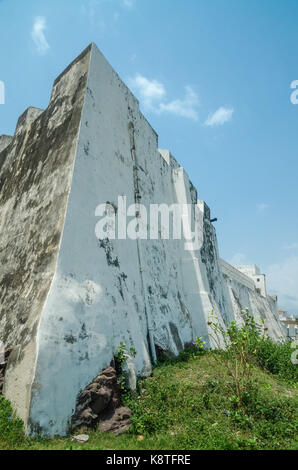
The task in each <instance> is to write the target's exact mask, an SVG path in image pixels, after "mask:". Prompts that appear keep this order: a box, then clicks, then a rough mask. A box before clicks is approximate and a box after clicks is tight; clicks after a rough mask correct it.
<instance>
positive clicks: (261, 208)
mask: <svg viewBox="0 0 298 470" xmlns="http://www.w3.org/2000/svg"><path fill="white" fill-rule="evenodd" d="M268 207H269V204H266V203H265V202H260V204H257V211H258V212H260V213H263V212H265V210H266V209H268Z"/></svg>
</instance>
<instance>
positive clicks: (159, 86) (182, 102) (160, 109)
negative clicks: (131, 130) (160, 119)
mask: <svg viewBox="0 0 298 470" xmlns="http://www.w3.org/2000/svg"><path fill="white" fill-rule="evenodd" d="M128 85H129V87H131V89H132V90H133V91H134V92H135V93H136V95H137V96H138V97H139V99H140V101H141V103H142V105H143V106H144V108H145V109H146V110H148V111H151V112H154V113H156V114H162V113H168V114H173V115H176V116H180V117H185V118H189V119H193V120H194V121H197V120H198V113H197V110H196V106H197V105H198V102H199V100H198V96H197V94H196V93H195V92H194V90H193V89H192V88H191V87H190V86H186V87H185V97H184V98H183V99H175V100H172V101H169V102H166V101H165V96H166V88H165V86H164V85H163V83H161V82H159V81H158V80H154V79H153V80H149V79H148V78H146V77H144V76H142V75H140V74H138V75H137V76H136V77H135V78H130V79H129V80H128Z"/></svg>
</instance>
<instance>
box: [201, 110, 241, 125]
mask: <svg viewBox="0 0 298 470" xmlns="http://www.w3.org/2000/svg"><path fill="white" fill-rule="evenodd" d="M233 113H234V110H233V109H232V108H231V109H227V108H223V107H221V108H219V109H218V110H217V111H215V113H213V114H209V116H208V118H207V119H206V121H205V125H206V126H211V127H213V126H222V125H223V124H224V123H225V122H228V121H230V120H231V119H232V116H233Z"/></svg>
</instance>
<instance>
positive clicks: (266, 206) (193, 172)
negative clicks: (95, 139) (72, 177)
mask: <svg viewBox="0 0 298 470" xmlns="http://www.w3.org/2000/svg"><path fill="white" fill-rule="evenodd" d="M297 17H298V2H297V0H283V1H281V0H262V1H260V0H208V1H207V0H26V1H21V0H2V1H1V0H0V51H1V63H0V81H3V82H4V84H5V104H4V105H0V134H13V132H14V128H15V125H16V121H17V118H18V116H19V115H20V114H21V113H22V112H23V111H24V110H25V109H26V108H27V107H28V106H36V107H40V108H45V107H46V106H47V104H48V100H49V96H50V92H51V87H52V83H53V81H54V79H55V77H56V76H57V75H58V74H59V73H60V72H61V71H62V70H63V69H64V68H65V67H66V66H67V65H68V63H69V62H70V61H71V60H73V59H74V58H75V57H76V56H77V55H78V54H79V53H80V52H81V51H82V50H83V49H84V48H85V47H86V46H87V45H88V44H89V43H90V42H92V41H93V42H95V43H96V44H97V45H98V47H99V48H100V49H101V51H102V52H103V54H104V55H105V56H106V57H107V59H108V60H109V62H110V63H111V64H112V66H113V67H114V68H115V69H116V71H117V72H118V73H119V75H120V76H121V77H122V79H123V80H124V81H125V82H126V83H127V84H129V86H130V87H131V88H132V89H133V91H134V92H135V94H136V96H137V97H138V98H139V99H140V103H141V109H142V111H143V113H144V114H145V116H146V117H147V118H148V120H149V121H150V123H151V124H152V126H153V127H154V128H155V130H156V131H157V133H158V134H159V145H160V147H161V148H168V149H170V150H171V152H172V153H173V155H174V156H175V157H176V158H177V160H178V161H179V162H180V163H181V165H182V166H184V168H185V169H186V171H187V172H188V174H189V176H190V178H191V180H192V181H193V183H194V184H195V185H196V187H197V188H198V193H199V198H200V199H204V200H205V201H206V202H207V204H208V205H209V206H210V207H211V210H212V215H213V216H215V217H218V222H217V223H216V228H217V234H218V241H219V246H220V251H221V256H222V257H223V258H225V259H226V260H227V261H229V262H231V263H234V264H249V263H256V264H257V265H259V266H260V267H261V269H262V271H263V272H265V273H266V274H267V277H268V287H269V291H270V292H271V293H275V294H278V295H279V298H280V307H282V308H285V309H288V310H289V311H292V312H297V313H298V217H297V207H298V191H297V174H298V159H297V146H298V133H297V127H298V105H294V104H292V103H291V101H290V96H291V92H292V91H293V90H291V88H290V85H291V83H292V82H293V81H294V80H298V65H297V64H298V62H297V55H298V46H297V44H298V28H297Z"/></svg>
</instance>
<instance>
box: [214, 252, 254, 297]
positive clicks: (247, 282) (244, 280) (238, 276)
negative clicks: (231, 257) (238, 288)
mask: <svg viewBox="0 0 298 470" xmlns="http://www.w3.org/2000/svg"><path fill="white" fill-rule="evenodd" d="M220 263H221V267H222V270H223V273H224V274H226V275H227V276H229V277H231V278H232V279H234V280H235V281H237V282H239V283H240V284H243V285H244V286H245V287H248V288H249V289H252V290H255V284H254V281H253V280H252V279H251V278H249V277H248V276H246V275H245V274H243V273H242V272H240V271H238V269H236V268H234V266H231V265H230V264H229V263H227V262H226V261H224V260H223V259H221V260H220Z"/></svg>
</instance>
